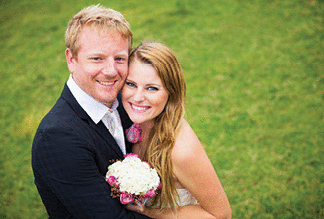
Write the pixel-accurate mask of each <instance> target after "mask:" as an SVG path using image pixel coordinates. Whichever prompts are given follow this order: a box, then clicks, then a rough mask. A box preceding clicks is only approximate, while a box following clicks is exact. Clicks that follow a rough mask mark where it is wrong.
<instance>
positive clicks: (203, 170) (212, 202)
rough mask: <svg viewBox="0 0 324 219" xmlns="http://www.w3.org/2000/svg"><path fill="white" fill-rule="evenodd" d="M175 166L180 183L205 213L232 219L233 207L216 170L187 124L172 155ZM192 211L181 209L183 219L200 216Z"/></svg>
mask: <svg viewBox="0 0 324 219" xmlns="http://www.w3.org/2000/svg"><path fill="white" fill-rule="evenodd" d="M172 162H173V171H174V174H175V176H176V177H177V179H178V181H179V182H180V183H181V184H182V186H183V187H185V188H186V189H187V190H188V191H189V192H190V193H191V194H192V195H193V196H194V197H195V198H196V199H197V200H198V202H199V204H200V206H201V208H202V209H204V210H205V211H207V212H208V213H209V214H211V215H213V216H214V217H215V218H231V208H230V204H229V202H228V199H227V196H226V194H225V192H224V190H223V188H222V185H221V183H220V181H219V179H218V177H217V174H216V172H215V170H214V167H213V165H212V163H211V162H210V160H209V158H208V156H207V154H206V152H205V150H204V148H203V146H202V145H201V143H200V141H199V139H198V138H197V136H196V134H195V133H194V131H193V130H192V128H191V127H190V125H189V124H188V123H187V122H186V121H185V120H184V121H183V124H182V128H181V130H180V132H179V135H178V137H177V140H176V143H175V147H174V149H173V152H172ZM191 210H192V209H190V208H183V209H180V211H179V212H178V216H179V218H181V215H182V214H184V215H185V214H187V213H188V212H189V211H190V214H191V215H192V216H194V215H196V214H195V212H191ZM199 212H200V211H198V212H197V213H199ZM196 216H197V217H196V218H199V217H198V215H196Z"/></svg>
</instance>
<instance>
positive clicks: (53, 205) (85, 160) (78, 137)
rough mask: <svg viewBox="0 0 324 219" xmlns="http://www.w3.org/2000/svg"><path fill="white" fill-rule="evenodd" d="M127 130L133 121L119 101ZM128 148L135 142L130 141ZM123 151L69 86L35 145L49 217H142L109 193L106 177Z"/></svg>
mask: <svg viewBox="0 0 324 219" xmlns="http://www.w3.org/2000/svg"><path fill="white" fill-rule="evenodd" d="M118 110H119V113H120V117H121V120H122V124H123V127H124V131H125V129H126V128H128V127H129V126H130V125H131V121H130V120H129V118H128V116H127V114H126V112H125V111H124V109H123V108H122V104H120V105H119V108H118ZM126 148H127V152H128V153H129V152H130V151H131V145H130V144H129V143H127V142H126ZM117 159H123V154H122V152H121V150H120V148H119V146H118V145H117V143H116V141H115V139H114V138H113V137H112V135H111V134H110V133H109V131H108V130H107V128H106V127H105V125H104V124H103V123H102V122H101V121H100V122H99V123H98V124H95V123H94V122H93V121H92V120H91V118H90V117H89V116H88V114H87V113H86V112H85V111H84V110H83V109H82V108H81V106H80V105H79V104H78V102H77V101H76V99H75V98H74V97H73V95H72V93H71V91H70V90H69V88H68V87H67V86H66V85H65V87H64V89H63V92H62V94H61V96H60V98H59V99H58V101H57V102H56V104H55V105H54V107H53V108H52V109H51V111H50V112H49V113H48V114H47V115H46V116H45V117H44V119H43V120H42V122H41V124H40V125H39V127H38V129H37V132H36V135H35V138H34V142H33V147H32V167H33V172H34V177H35V184H36V187H37V189H38V191H39V194H40V196H41V198H42V201H43V203H44V205H45V207H46V210H47V212H48V215H49V218H60V219H63V218H87V219H89V218H105V219H108V218H112V219H118V218H125V219H126V218H139V219H144V218H145V219H147V218H148V217H146V216H144V215H141V214H138V213H136V212H133V211H128V210H126V209H125V207H124V206H123V205H122V204H120V202H119V200H117V199H116V198H112V197H111V196H110V187H109V185H108V183H107V182H106V181H105V179H104V176H105V174H106V172H107V167H108V166H109V165H110V164H112V163H113V162H115V161H116V160H117Z"/></svg>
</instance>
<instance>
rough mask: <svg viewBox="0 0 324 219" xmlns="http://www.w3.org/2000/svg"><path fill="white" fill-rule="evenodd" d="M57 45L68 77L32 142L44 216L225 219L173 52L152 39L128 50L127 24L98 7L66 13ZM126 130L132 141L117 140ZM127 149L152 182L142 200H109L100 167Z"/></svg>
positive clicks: (225, 204)
mask: <svg viewBox="0 0 324 219" xmlns="http://www.w3.org/2000/svg"><path fill="white" fill-rule="evenodd" d="M65 41H66V51H65V56H66V59H67V65H68V69H69V71H70V73H71V74H70V77H69V79H68V81H67V82H66V84H65V86H64V89H63V91H62V94H61V96H60V97H59V99H58V101H57V102H56V104H55V105H54V107H53V108H52V109H51V110H50V112H49V113H48V114H47V115H46V116H45V117H44V119H43V120H42V122H41V124H40V125H39V127H38V129H37V132H36V135H35V138H34V142H33V148H32V167H33V172H34V176H35V184H36V186H37V189H38V192H39V193H40V196H41V198H42V201H43V203H44V205H45V207H46V210H47V212H48V215H49V218H106V219H107V218H112V219H118V218H123V219H124V218H125V219H126V218H143V219H144V218H230V217H231V209H230V206H229V202H228V200H227V197H226V194H225V192H224V190H223V188H222V186H221V183H220V181H219V179H218V177H217V174H216V172H215V170H214V168H213V166H212V164H211V162H210V160H209V159H208V157H207V155H206V153H205V150H204V148H203V147H202V145H201V143H200V142H199V140H198V138H197V136H196V135H195V133H194V131H193V130H192V129H191V127H190V125H189V124H188V123H187V122H186V121H185V120H184V118H183V116H184V105H185V104H184V103H185V89H186V86H185V80H184V76H183V73H182V69H181V67H180V64H179V63H178V61H177V60H176V58H175V56H174V54H173V52H172V51H171V50H170V49H169V48H168V47H166V46H165V45H163V44H162V43H158V42H143V43H141V44H140V45H139V46H137V47H136V48H135V49H134V50H133V51H131V48H132V32H131V29H130V25H129V24H128V22H127V21H126V20H125V19H124V17H123V16H122V15H121V14H120V13H119V12H117V11H114V10H112V9H107V8H105V7H102V6H90V7H87V8H85V9H83V10H81V11H80V12H79V13H78V14H76V15H75V16H74V17H73V18H72V19H71V20H70V22H69V25H68V28H67V30H66V34H65ZM119 94H120V95H119ZM134 127H136V128H138V133H140V141H136V142H134V141H131V140H130V139H129V140H127V136H129V135H127V134H126V133H127V131H126V130H129V129H130V128H134ZM138 137H139V136H138ZM128 153H136V154H138V156H139V157H140V158H141V159H142V160H143V161H147V162H148V163H149V164H150V165H151V166H152V167H154V168H155V169H156V171H157V173H158V174H159V177H160V179H161V185H162V186H161V188H159V190H158V193H157V195H156V196H155V197H154V198H153V199H152V200H150V202H148V203H147V204H146V205H145V206H136V205H132V204H129V205H126V206H125V205H122V204H121V203H120V202H119V200H118V199H115V198H112V197H111V196H110V193H111V190H110V186H109V184H108V183H107V182H106V180H105V175H106V173H107V168H108V166H110V165H111V164H113V163H114V162H115V161H116V160H122V159H123V156H124V155H126V154H128Z"/></svg>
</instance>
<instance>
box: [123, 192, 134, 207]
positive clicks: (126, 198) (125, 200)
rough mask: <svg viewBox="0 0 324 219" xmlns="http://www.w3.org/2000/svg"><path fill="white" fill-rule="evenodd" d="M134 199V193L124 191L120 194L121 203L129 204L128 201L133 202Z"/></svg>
mask: <svg viewBox="0 0 324 219" xmlns="http://www.w3.org/2000/svg"><path fill="white" fill-rule="evenodd" d="M132 201H134V196H133V195H132V194H129V193H127V192H123V193H122V194H121V195H120V203H122V204H123V205H127V204H128V203H131V202H132Z"/></svg>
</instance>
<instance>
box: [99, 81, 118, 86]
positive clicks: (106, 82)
mask: <svg viewBox="0 0 324 219" xmlns="http://www.w3.org/2000/svg"><path fill="white" fill-rule="evenodd" d="M98 82H99V84H101V85H104V86H111V85H114V84H115V81H98Z"/></svg>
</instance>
